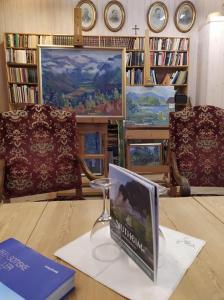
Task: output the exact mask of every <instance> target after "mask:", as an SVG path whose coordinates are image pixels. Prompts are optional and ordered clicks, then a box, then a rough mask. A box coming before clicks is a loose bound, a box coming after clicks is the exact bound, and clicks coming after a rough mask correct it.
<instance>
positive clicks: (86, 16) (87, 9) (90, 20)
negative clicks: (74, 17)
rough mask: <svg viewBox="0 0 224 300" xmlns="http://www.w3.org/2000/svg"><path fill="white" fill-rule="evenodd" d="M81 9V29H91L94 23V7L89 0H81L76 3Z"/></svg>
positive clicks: (95, 15)
mask: <svg viewBox="0 0 224 300" xmlns="http://www.w3.org/2000/svg"><path fill="white" fill-rule="evenodd" d="M77 7H81V10H82V30H84V31H89V30H91V29H93V27H94V26H95V24H96V18H97V14H96V7H95V5H94V4H93V2H92V1H90V0H81V1H79V3H78V4H77Z"/></svg>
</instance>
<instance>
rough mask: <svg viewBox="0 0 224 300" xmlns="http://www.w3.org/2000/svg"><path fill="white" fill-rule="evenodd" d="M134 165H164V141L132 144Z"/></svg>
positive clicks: (132, 163) (131, 155) (131, 153)
mask: <svg viewBox="0 0 224 300" xmlns="http://www.w3.org/2000/svg"><path fill="white" fill-rule="evenodd" d="M129 151H130V158H131V165H132V166H157V165H162V163H163V161H162V157H163V156H162V143H144V144H143V143H141V144H130V146H129Z"/></svg>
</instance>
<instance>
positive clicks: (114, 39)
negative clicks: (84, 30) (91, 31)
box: [53, 35, 144, 49]
mask: <svg viewBox="0 0 224 300" xmlns="http://www.w3.org/2000/svg"><path fill="white" fill-rule="evenodd" d="M143 42H144V41H143V39H142V38H135V37H134V38H133V37H123V36H83V44H84V46H94V47H114V48H117V47H118V48H126V49H143V47H144V43H143ZM53 44H54V45H73V44H74V36H73V35H53Z"/></svg>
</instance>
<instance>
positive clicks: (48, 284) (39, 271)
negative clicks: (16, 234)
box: [0, 238, 75, 300]
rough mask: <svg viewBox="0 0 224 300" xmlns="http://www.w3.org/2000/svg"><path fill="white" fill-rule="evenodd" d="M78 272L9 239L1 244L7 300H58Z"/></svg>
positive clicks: (1, 285) (2, 291) (2, 290)
mask: <svg viewBox="0 0 224 300" xmlns="http://www.w3.org/2000/svg"><path fill="white" fill-rule="evenodd" d="M74 275H75V271H74V270H71V269H69V268H67V267H65V266H63V265H61V264H58V263H57V262H55V261H53V260H51V259H49V258H47V257H45V256H43V255H41V254H39V253H38V252H36V251H34V250H32V249H31V248H29V247H27V246H25V245H24V244H22V243H21V242H19V241H17V240H15V239H13V238H10V239H8V240H5V241H3V242H1V243H0V295H1V297H0V298H1V299H7V300H9V299H10V300H17V299H18V300H31V299H32V300H47V299H51V300H59V299H62V298H63V297H64V296H65V295H66V294H67V293H68V292H69V291H70V290H72V289H73V288H74Z"/></svg>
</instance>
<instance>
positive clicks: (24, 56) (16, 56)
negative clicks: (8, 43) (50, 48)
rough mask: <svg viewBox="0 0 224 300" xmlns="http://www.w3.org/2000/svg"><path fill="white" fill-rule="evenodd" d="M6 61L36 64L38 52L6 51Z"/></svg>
mask: <svg viewBox="0 0 224 300" xmlns="http://www.w3.org/2000/svg"><path fill="white" fill-rule="evenodd" d="M6 61H7V62H11V63H24V64H27V63H28V64H36V63H37V54H36V50H28V49H27V50H25V49H24V50H15V49H12V48H10V49H6Z"/></svg>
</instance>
